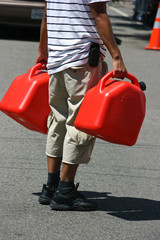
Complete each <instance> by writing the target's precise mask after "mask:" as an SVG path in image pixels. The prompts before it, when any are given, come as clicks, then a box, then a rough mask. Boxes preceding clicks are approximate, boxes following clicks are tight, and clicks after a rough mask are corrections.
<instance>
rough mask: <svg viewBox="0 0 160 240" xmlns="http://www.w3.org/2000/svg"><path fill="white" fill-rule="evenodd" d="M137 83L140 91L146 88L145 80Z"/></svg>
mask: <svg viewBox="0 0 160 240" xmlns="http://www.w3.org/2000/svg"><path fill="white" fill-rule="evenodd" d="M139 85H140V88H141V90H142V91H145V90H146V84H145V82H139Z"/></svg>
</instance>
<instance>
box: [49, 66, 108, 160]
mask: <svg viewBox="0 0 160 240" xmlns="http://www.w3.org/2000/svg"><path fill="white" fill-rule="evenodd" d="M107 70H108V68H107V64H106V63H105V62H100V63H99V65H98V67H96V68H93V67H90V66H89V65H88V64H85V65H83V66H78V67H72V68H69V69H67V70H64V71H62V72H59V73H55V74H53V75H51V76H50V81H49V104H50V107H51V113H50V115H49V117H48V135H47V144H46V155H47V156H49V157H62V161H63V162H64V163H68V164H81V163H88V162H89V160H90V156H91V153H92V149H93V146H94V143H95V138H94V137H93V136H90V135H88V134H86V133H83V132H81V131H78V130H77V129H76V128H75V127H74V121H75V118H76V116H77V113H78V110H79V108H80V105H81V103H82V100H83V98H84V95H85V93H86V92H87V90H88V89H90V88H92V87H93V86H95V85H96V84H97V83H98V81H99V80H100V79H101V77H102V76H103V75H104V74H105V73H107ZM93 97H94V96H93Z"/></svg>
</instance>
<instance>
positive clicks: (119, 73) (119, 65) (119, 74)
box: [113, 57, 127, 79]
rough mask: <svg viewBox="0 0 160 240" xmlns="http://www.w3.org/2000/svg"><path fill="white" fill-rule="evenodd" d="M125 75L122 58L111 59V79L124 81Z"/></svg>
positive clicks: (125, 70)
mask: <svg viewBox="0 0 160 240" xmlns="http://www.w3.org/2000/svg"><path fill="white" fill-rule="evenodd" d="M126 74H127V69H126V67H125V65H124V62H123V59H122V57H120V58H118V59H114V58H113V77H115V78H121V79H124V78H125V76H126Z"/></svg>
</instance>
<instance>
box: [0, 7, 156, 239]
mask: <svg viewBox="0 0 160 240" xmlns="http://www.w3.org/2000/svg"><path fill="white" fill-rule="evenodd" d="M112 7H113V8H109V9H108V13H109V15H110V19H111V22H112V25H113V30H114V33H115V36H116V38H117V41H118V42H119V43H121V44H120V45H119V47H120V49H121V51H122V55H123V58H124V61H125V63H126V66H127V69H128V71H129V72H130V73H132V74H133V75H135V76H136V77H137V78H138V80H139V81H145V83H146V85H147V90H146V92H145V94H146V99H147V109H146V117H145V120H144V123H143V126H142V129H141V132H140V135H139V138H138V141H137V143H136V145H134V146H133V147H127V146H121V145H116V144H110V143H107V142H105V141H101V140H97V142H96V145H95V148H94V151H93V154H92V160H91V162H90V163H89V165H87V166H80V168H79V171H78V174H77V177H76V181H77V182H80V187H79V190H80V191H82V192H83V193H84V194H85V195H86V196H87V197H89V198H90V199H92V200H93V201H96V202H97V203H98V206H99V209H98V211H95V212H55V211H51V210H50V207H49V206H41V205H40V204H38V196H39V193H40V191H41V188H42V184H43V183H45V182H46V177H47V164H46V156H45V153H44V152H45V142H46V136H45V135H43V134H40V133H36V132H32V131H29V130H27V129H25V128H24V127H22V126H21V125H20V124H18V123H16V122H15V121H13V120H11V119H10V118H9V117H7V116H6V115H4V114H3V113H0V171H1V174H0V176H1V177H0V179H1V181H0V183H1V189H0V191H1V192H0V211H1V218H0V219H1V220H0V221H1V231H0V239H2V240H10V239H11V240H12V239H14V240H15V239H16V240H17V239H18V240H19V239H23V240H33V239H39V240H51V239H53V240H82V239H84V240H97V239H98V240H159V239H160V120H159V119H160V108H159V103H160V102H159V91H160V77H159V76H160V67H159V66H160V65H159V63H160V52H159V51H149V50H144V47H145V46H146V45H148V41H149V37H150V34H151V29H148V28H147V27H144V26H142V25H141V24H139V23H137V22H133V21H132V20H131V19H130V18H128V17H131V16H132V7H131V5H129V4H119V3H116V4H114V5H112ZM115 9H117V10H118V11H116V10H115ZM122 13H124V14H125V15H126V16H125V15H123V14H122ZM7 29H8V28H6V32H5V30H3V31H1V35H0V52H1V58H0V100H1V99H2V97H3V96H4V94H5V92H6V91H7V89H8V87H9V86H10V84H11V82H12V81H13V79H14V78H15V77H16V76H18V75H20V74H23V73H25V72H26V71H27V70H28V69H29V68H30V67H31V66H33V65H34V63H35V58H36V55H37V49H38V33H36V34H35V35H36V36H35V37H33V34H34V33H35V31H31V30H29V29H24V32H25V36H24V35H23V36H22V34H21V33H22V32H21V31H20V30H19V29H18V28H12V30H11V29H10V30H7ZM13 29H14V31H13ZM14 34H15V35H14ZM31 34H32V36H31ZM13 35H14V36H13ZM106 60H107V62H108V64H109V69H110V70H111V69H112V64H111V58H110V56H109V54H108V55H107V57H106Z"/></svg>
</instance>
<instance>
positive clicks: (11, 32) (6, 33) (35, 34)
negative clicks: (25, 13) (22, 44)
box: [0, 25, 40, 42]
mask: <svg viewBox="0 0 160 240" xmlns="http://www.w3.org/2000/svg"><path fill="white" fill-rule="evenodd" d="M39 38H40V28H39V27H26V26H14V25H13V26H12V25H0V39H4V40H20V41H34V42H39Z"/></svg>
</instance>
